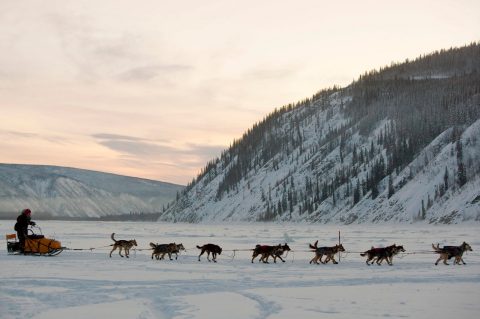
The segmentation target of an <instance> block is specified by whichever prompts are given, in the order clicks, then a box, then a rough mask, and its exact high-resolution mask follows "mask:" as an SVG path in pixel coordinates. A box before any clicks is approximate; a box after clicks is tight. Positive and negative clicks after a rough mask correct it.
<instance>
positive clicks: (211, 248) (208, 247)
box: [197, 244, 222, 263]
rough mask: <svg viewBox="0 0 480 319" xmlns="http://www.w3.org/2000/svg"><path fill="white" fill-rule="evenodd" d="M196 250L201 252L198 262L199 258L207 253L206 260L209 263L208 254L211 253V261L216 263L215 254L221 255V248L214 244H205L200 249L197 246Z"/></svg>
mask: <svg viewBox="0 0 480 319" xmlns="http://www.w3.org/2000/svg"><path fill="white" fill-rule="evenodd" d="M197 248H198V249H200V250H201V252H200V255H198V261H200V256H202V255H203V254H204V253H205V252H207V260H208V261H210V253H212V260H213V262H214V263H216V262H217V254H218V255H220V254H221V253H222V248H221V247H220V246H218V245H215V244H205V245H203V246H201V247H200V246H197Z"/></svg>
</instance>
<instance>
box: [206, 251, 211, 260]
mask: <svg viewBox="0 0 480 319" xmlns="http://www.w3.org/2000/svg"><path fill="white" fill-rule="evenodd" d="M207 260H208V262H210V252H209V251H207Z"/></svg>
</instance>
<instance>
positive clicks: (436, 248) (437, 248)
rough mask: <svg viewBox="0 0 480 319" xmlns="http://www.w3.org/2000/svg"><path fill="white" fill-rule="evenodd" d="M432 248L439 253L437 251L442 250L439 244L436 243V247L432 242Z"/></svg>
mask: <svg viewBox="0 0 480 319" xmlns="http://www.w3.org/2000/svg"><path fill="white" fill-rule="evenodd" d="M432 248H433V250H435V252H437V253H439V252H441V251H442V250H441V249H440V244H437V247H435V245H434V244H432Z"/></svg>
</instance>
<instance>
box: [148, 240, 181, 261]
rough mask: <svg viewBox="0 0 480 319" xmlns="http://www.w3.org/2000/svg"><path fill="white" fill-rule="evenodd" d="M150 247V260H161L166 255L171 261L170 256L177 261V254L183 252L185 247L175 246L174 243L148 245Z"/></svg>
mask: <svg viewBox="0 0 480 319" xmlns="http://www.w3.org/2000/svg"><path fill="white" fill-rule="evenodd" d="M150 247H152V249H153V252H152V259H153V256H155V258H156V259H157V260H161V259H163V258H164V257H165V255H167V254H168V258H169V259H170V260H173V259H172V254H175V259H178V253H179V252H180V251H181V250H185V247H183V244H176V243H170V244H154V243H150Z"/></svg>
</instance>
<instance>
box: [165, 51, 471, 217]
mask: <svg viewBox="0 0 480 319" xmlns="http://www.w3.org/2000/svg"><path fill="white" fill-rule="evenodd" d="M479 119H480V45H478V44H476V43H473V44H471V45H469V46H465V47H462V48H456V49H450V50H442V51H440V52H435V53H433V54H430V55H426V56H423V57H421V58H418V59H416V60H414V61H406V62H404V63H399V64H392V65H391V66H389V67H386V68H383V69H380V70H378V71H372V72H368V73H366V74H364V75H362V76H361V77H360V78H359V80H358V81H355V82H354V83H352V84H351V85H350V86H348V87H346V88H336V87H335V88H332V89H328V90H323V91H320V92H318V93H317V94H315V95H313V96H312V97H311V98H308V99H306V100H304V101H301V102H299V103H296V104H295V105H293V104H289V105H287V106H284V107H282V108H281V109H279V110H275V111H274V112H273V113H272V114H270V115H268V116H267V117H266V118H265V119H264V120H263V121H261V122H259V123H257V124H255V125H254V126H253V127H252V128H251V129H249V130H248V131H247V132H246V133H245V134H244V135H243V136H242V138H241V139H239V140H236V141H234V142H233V144H232V146H231V147H230V148H228V149H227V150H225V151H224V152H223V153H222V156H221V157H220V158H217V159H215V160H213V161H211V162H210V163H208V164H207V166H206V167H205V168H204V170H203V171H202V172H201V174H199V176H198V177H197V178H196V179H195V180H194V181H193V182H192V183H191V184H189V185H188V186H187V187H186V188H185V189H184V190H183V192H182V194H181V196H180V197H179V198H178V199H177V200H176V201H175V202H174V203H173V204H172V205H171V206H170V208H169V209H168V210H167V211H166V212H165V213H164V214H163V215H162V216H161V218H160V220H168V221H187V222H202V221H212V220H213V221H227V220H228V221H229V220H232V221H271V220H273V221H305V222H319V223H331V222H334V223H353V222H355V223H364V222H387V221H398V222H413V221H418V220H425V221H428V222H439V223H456V222H461V221H465V220H476V221H479V220H480V213H479V212H480V206H479V205H480V199H479V198H480V197H479V196H480V188H479V187H478V186H479V184H480V167H479V165H478V163H479V162H480V144H479V142H478V141H477V136H479V135H478V134H477V133H478V132H479V129H480V128H479V127H480V122H479Z"/></svg>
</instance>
